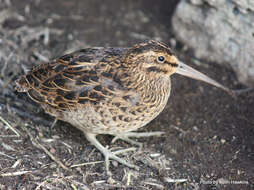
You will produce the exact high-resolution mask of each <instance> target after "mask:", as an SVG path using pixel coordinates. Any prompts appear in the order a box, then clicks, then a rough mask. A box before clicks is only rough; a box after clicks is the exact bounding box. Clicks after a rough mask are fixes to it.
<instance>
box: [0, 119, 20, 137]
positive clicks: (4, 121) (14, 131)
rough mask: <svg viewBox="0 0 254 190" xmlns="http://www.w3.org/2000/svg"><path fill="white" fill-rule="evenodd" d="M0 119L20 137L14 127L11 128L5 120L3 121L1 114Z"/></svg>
mask: <svg viewBox="0 0 254 190" xmlns="http://www.w3.org/2000/svg"><path fill="white" fill-rule="evenodd" d="M0 120H1V121H2V122H3V123H4V124H5V125H6V126H7V127H8V128H9V129H11V130H12V131H13V132H14V133H15V134H16V136H17V137H20V134H19V132H18V131H17V130H16V129H14V128H13V127H12V126H11V125H10V124H9V123H8V122H7V121H5V120H4V119H3V118H2V117H1V116H0Z"/></svg>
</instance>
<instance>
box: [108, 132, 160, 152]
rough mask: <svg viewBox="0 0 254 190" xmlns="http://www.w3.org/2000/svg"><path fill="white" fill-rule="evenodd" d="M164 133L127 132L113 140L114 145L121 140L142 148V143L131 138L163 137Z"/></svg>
mask: <svg viewBox="0 0 254 190" xmlns="http://www.w3.org/2000/svg"><path fill="white" fill-rule="evenodd" d="M163 134H164V132H160V131H156V132H126V133H120V134H118V135H114V136H115V137H114V138H113V140H112V143H114V142H115V141H116V140H118V139H121V140H123V141H126V142H128V143H130V144H133V145H136V146H139V147H140V148H141V147H142V143H139V142H136V141H134V140H132V139H130V137H134V138H140V137H150V136H161V135H163Z"/></svg>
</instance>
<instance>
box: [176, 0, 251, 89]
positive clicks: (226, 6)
mask: <svg viewBox="0 0 254 190" xmlns="http://www.w3.org/2000/svg"><path fill="white" fill-rule="evenodd" d="M172 24H173V28H174V32H175V35H176V38H178V39H179V40H180V41H182V42H183V43H184V44H186V45H187V46H189V47H190V48H193V50H194V52H195V56H196V57H197V58H204V59H207V60H209V61H215V62H218V63H223V64H224V63H228V64H230V65H231V66H232V68H233V69H234V70H235V71H236V73H237V76H238V78H239V80H240V81H241V82H243V83H248V84H250V85H252V86H253V85H254V0H227V1H226V0H182V1H181V2H180V3H179V4H178V6H177V8H176V11H175V14H174V16H173V20H172Z"/></svg>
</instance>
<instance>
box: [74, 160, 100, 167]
mask: <svg viewBox="0 0 254 190" xmlns="http://www.w3.org/2000/svg"><path fill="white" fill-rule="evenodd" d="M103 162H104V161H96V162H86V163H82V164H74V165H72V166H71V168H75V167H80V166H87V165H92V164H99V163H103Z"/></svg>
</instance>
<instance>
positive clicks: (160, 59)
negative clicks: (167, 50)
mask: <svg viewBox="0 0 254 190" xmlns="http://www.w3.org/2000/svg"><path fill="white" fill-rule="evenodd" d="M157 60H158V61H159V62H161V63H163V62H164V60H165V58H164V57H163V56H159V57H158V58H157Z"/></svg>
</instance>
